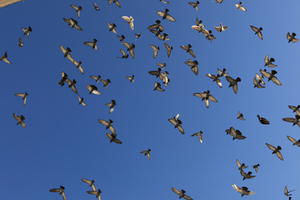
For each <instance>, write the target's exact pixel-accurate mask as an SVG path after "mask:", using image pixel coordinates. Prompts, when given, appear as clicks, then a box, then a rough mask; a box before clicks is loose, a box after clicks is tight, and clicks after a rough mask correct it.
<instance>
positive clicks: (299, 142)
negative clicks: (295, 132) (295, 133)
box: [287, 136, 300, 147]
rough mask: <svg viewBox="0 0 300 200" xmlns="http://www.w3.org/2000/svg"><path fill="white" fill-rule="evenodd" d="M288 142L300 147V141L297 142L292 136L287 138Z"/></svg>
mask: <svg viewBox="0 0 300 200" xmlns="http://www.w3.org/2000/svg"><path fill="white" fill-rule="evenodd" d="M287 138H288V140H289V141H291V142H292V143H293V145H296V146H297V147H300V140H296V139H295V138H293V137H291V136H287Z"/></svg>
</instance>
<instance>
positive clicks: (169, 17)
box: [166, 14, 176, 22]
mask: <svg viewBox="0 0 300 200" xmlns="http://www.w3.org/2000/svg"><path fill="white" fill-rule="evenodd" d="M166 19H167V20H169V21H170V22H176V19H175V18H174V17H173V16H171V15H169V14H167V16H166Z"/></svg>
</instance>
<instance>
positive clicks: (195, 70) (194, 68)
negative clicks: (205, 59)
mask: <svg viewBox="0 0 300 200" xmlns="http://www.w3.org/2000/svg"><path fill="white" fill-rule="evenodd" d="M184 63H185V64H186V65H187V66H189V67H190V68H191V70H192V72H193V73H194V74H195V75H198V74H199V66H198V64H199V63H198V61H197V60H191V59H189V60H187V61H185V62H184Z"/></svg>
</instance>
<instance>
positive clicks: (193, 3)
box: [188, 1, 200, 11]
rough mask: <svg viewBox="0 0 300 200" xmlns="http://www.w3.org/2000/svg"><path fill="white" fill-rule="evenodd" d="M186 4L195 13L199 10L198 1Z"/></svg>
mask: <svg viewBox="0 0 300 200" xmlns="http://www.w3.org/2000/svg"><path fill="white" fill-rule="evenodd" d="M188 4H189V5H190V6H192V7H193V8H195V9H196V10H197V11H198V10H199V4H200V1H195V2H188Z"/></svg>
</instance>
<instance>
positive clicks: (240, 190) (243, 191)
mask: <svg viewBox="0 0 300 200" xmlns="http://www.w3.org/2000/svg"><path fill="white" fill-rule="evenodd" d="M231 186H232V187H233V189H234V190H235V191H237V192H238V193H240V194H241V196H242V197H243V196H245V195H247V196H248V195H253V194H255V192H253V191H250V190H249V189H248V188H247V187H239V186H237V185H236V184H233V185H231Z"/></svg>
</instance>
